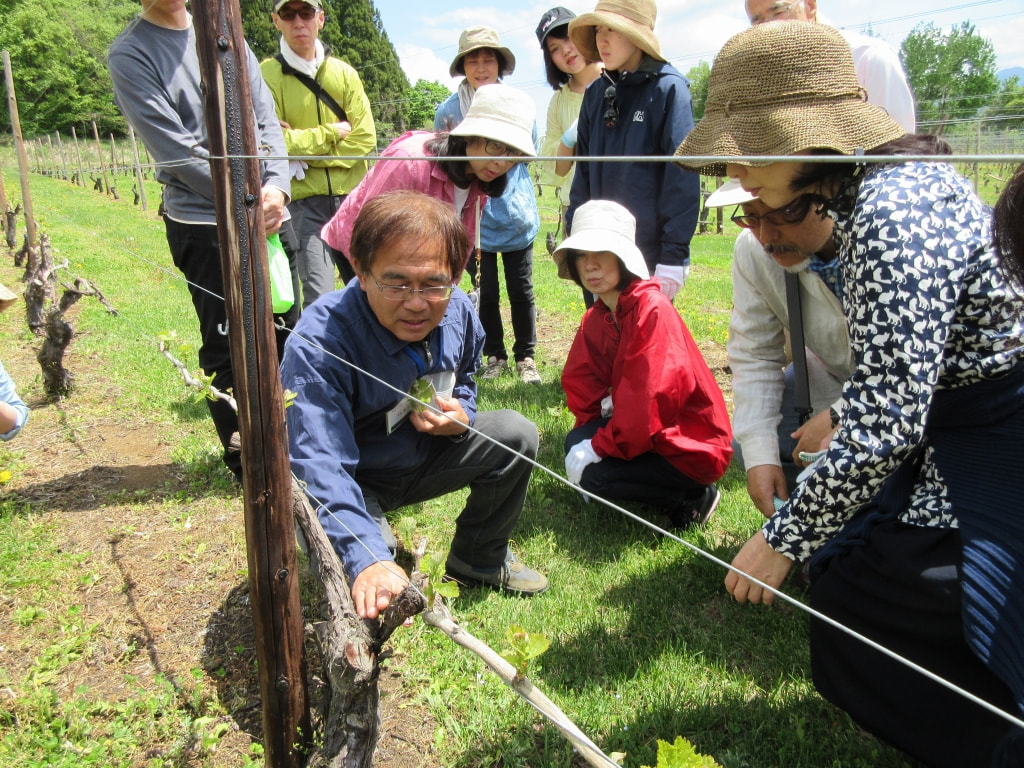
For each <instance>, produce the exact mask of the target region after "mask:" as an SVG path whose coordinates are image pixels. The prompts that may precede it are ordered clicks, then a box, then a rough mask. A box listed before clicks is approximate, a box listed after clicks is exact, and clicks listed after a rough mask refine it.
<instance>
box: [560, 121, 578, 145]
mask: <svg viewBox="0 0 1024 768" xmlns="http://www.w3.org/2000/svg"><path fill="white" fill-rule="evenodd" d="M578 122H579V120H573V121H572V125H570V126H569V127H568V128H566V129H565V133H563V134H562V143H563V144H565V146H567V147H568V148H569V149H576V128H577V123H578Z"/></svg>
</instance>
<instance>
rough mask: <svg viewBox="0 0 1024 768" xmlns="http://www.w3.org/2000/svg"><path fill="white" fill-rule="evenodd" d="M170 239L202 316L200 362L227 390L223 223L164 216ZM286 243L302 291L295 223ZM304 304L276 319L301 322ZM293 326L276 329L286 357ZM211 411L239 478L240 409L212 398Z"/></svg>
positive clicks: (285, 230) (230, 378) (230, 376)
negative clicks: (234, 446)
mask: <svg viewBox="0 0 1024 768" xmlns="http://www.w3.org/2000/svg"><path fill="white" fill-rule="evenodd" d="M164 227H165V229H166V231H167V244H168V245H169V246H170V249H171V258H172V259H173V260H174V266H176V267H177V268H178V269H180V270H181V272H182V274H184V275H185V279H186V280H188V291H189V293H190V294H191V296H192V306H193V307H195V310H196V316H197V317H198V318H199V335H200V338H201V343H200V346H199V365H200V366H201V367H202V369H203V371H204V372H205V373H206V375H207V376H212V377H213V380H212V381H211V382H210V383H211V384H212V385H213V386H214V387H216V388H217V389H219V390H221V391H222V392H226V391H227V390H229V389H232V388H233V387H234V385H235V376H234V373H233V371H232V368H231V345H230V343H229V341H228V336H227V332H226V331H227V319H228V316H227V310H226V308H225V306H224V276H223V272H222V270H221V263H220V245H219V243H218V242H217V227H216V226H214V225H211V224H183V223H182V222H180V221H174V220H173V219H170V218H168V217H166V216H165V217H164ZM280 235H281V244H282V245H283V246H284V250H285V253H287V254H288V263H289V266H290V267H291V273H292V286H293V288H294V290H295V296H296V297H298V296H299V295H300V293H299V277H298V272H297V270H296V266H295V252H296V246H297V243H296V241H295V236H294V233H293V232H292V227H291V223H290V222H286V223H285V225H284V226H282V227H281V232H280ZM300 312H301V308H300V305H299V302H296V303H295V304H293V305H292V308H291V309H290V310H288V311H287V312H285V313H283V314H281V315H275V316H274V318H275V320H278V319H281V320H283V321H284V325H285V327H286V328H287V329H291V328H294V327H295V323H296V322H297V321H298V319H299V313H300ZM288 333H289V331H288V330H283V329H280V328H278V329H277V330H276V331H275V335H276V341H277V355H278V358H279V359H280V357H281V353H282V352H283V350H284V342H285V340H286V339H287V338H288ZM206 405H207V407H208V408H209V409H210V416H211V418H212V419H213V423H214V426H215V427H216V429H217V437H218V438H220V442H221V445H223V446H224V463H225V464H226V465H227V467H228V469H230V470H231V471H232V472H233V473H234V474H235V476H236V477H240V476H241V473H242V458H241V455H240V454H239V453H238V451H237V450H231V449H230V442H231V436H232V435H233V434H234V433H235V432H237V431H238V414H237V413H235V410H234V409H233V408H232V407H231V406H230V405H229V404H228V403H226V402H224V401H223V400H209V399H208V400H206Z"/></svg>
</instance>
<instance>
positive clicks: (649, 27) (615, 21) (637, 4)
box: [569, 0, 667, 61]
mask: <svg viewBox="0 0 1024 768" xmlns="http://www.w3.org/2000/svg"><path fill="white" fill-rule="evenodd" d="M657 17H658V7H657V6H656V5H655V4H654V0H632V1H631V2H627V0H601V1H600V2H599V3H598V4H597V7H596V8H595V9H594V10H593V11H592V12H591V13H583V14H580V15H579V16H577V17H576V18H575V19H573V20H572V21H570V22H569V37H570V38H571V39H572V42H573V45H575V46H576V48H577V50H579V52H580V53H582V54H583V55H584V57H586V58H587V59H589V60H590V61H600V60H601V54H600V53H598V51H597V29H596V28H597V27H608V28H609V29H612V30H614V31H616V32H618V33H619V34H621V35H623V36H624V37H625V38H626V39H627V40H629V42H631V43H632V44H633V45H635V46H636V47H637V48H639V49H640V50H641V51H643V52H644V53H646V54H647V55H648V56H651V57H653V58H655V59H657V60H658V61H666V60H667V59H666V58H665V57H664V56H663V55H662V53H661V46H660V45H659V44H658V38H657V37H655V36H654V21H655V19H657Z"/></svg>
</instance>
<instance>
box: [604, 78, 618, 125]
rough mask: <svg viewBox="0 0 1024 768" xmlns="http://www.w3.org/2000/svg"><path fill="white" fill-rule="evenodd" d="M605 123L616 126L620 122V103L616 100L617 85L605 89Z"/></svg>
mask: <svg viewBox="0 0 1024 768" xmlns="http://www.w3.org/2000/svg"><path fill="white" fill-rule="evenodd" d="M604 104H605V110H604V124H605V125H606V126H608V127H609V128H614V127H615V126H617V125H618V124H619V103H618V102H617V101H616V100H615V85H614V84H612V85H609V86H608V87H607V88H605V89H604Z"/></svg>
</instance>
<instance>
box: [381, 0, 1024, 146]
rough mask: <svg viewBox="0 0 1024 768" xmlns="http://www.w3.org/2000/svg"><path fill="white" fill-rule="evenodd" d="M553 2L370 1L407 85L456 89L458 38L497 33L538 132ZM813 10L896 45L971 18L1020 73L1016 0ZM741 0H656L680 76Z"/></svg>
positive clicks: (666, 46)
mask: <svg viewBox="0 0 1024 768" xmlns="http://www.w3.org/2000/svg"><path fill="white" fill-rule="evenodd" d="M596 2H597V0H588V2H587V3H583V4H581V3H580V2H576V1H574V0H568V2H567V1H566V0H561V2H560V4H561V5H564V6H565V7H566V8H569V9H570V10H572V11H575V12H576V13H584V12H586V11H590V10H592V9H593V8H594V6H595V5H596ZM555 4H559V0H546V1H545V2H541V3H537V2H516V1H515V0H512V1H509V0H506V2H505V3H504V4H502V5H500V6H492V5H486V4H476V5H471V4H465V3H462V2H458V1H457V0H432V1H431V0H426V1H425V0H374V5H375V6H376V8H377V10H378V11H379V12H380V15H381V19H382V21H383V23H384V29H385V31H386V32H387V34H388V37H389V38H390V39H391V42H392V44H393V45H394V46H395V50H396V51H397V52H398V55H399V58H400V59H401V63H402V68H403V69H404V70H405V73H406V75H407V76H408V77H409V80H410V81H411V82H413V83H415V82H416V80H418V79H419V78H424V79H426V80H436V81H438V82H440V83H442V84H444V85H446V86H448V87H449V88H452V89H454V88H455V86H456V85H457V84H458V80H452V79H451V78H449V76H448V67H449V65H450V63H451V60H452V58H453V57H454V55H455V52H456V50H457V46H458V40H459V33H460V32H461V31H462V30H463V29H464V28H465V27H468V26H471V25H474V24H486V25H487V26H490V27H493V28H494V29H496V30H497V31H498V33H499V35H500V36H501V41H502V43H503V44H504V45H506V46H507V47H508V48H510V49H511V50H512V52H513V53H514V54H515V56H516V71H515V72H514V73H513V74H512V75H510V76H509V77H507V78H505V82H506V83H508V84H509V85H514V86H516V87H517V88H522V89H523V90H524V91H526V92H527V93H529V94H530V95H531V96H532V97H533V99H534V102H535V103H536V105H537V114H538V127H539V129H540V130H541V132H543V130H544V115H545V114H546V110H547V103H548V101H549V99H550V98H551V93H552V92H551V89H550V87H549V86H548V85H547V83H546V82H545V80H544V69H543V61H542V59H541V53H540V48H539V46H538V44H537V38H536V37H535V35H534V29H535V28H536V26H537V22H538V21H539V20H540V17H541V15H542V14H543V13H544V11H546V10H547V9H548V8H550V7H551V6H552V5H555ZM818 10H819V13H820V14H823V15H824V16H825V17H826V18H827V20H828V21H829V22H830V23H832V24H834V25H835V26H838V27H852V28H857V29H861V30H863V27H864V25H867V24H870V25H871V28H872V32H873V34H875V35H878V36H881V37H883V38H885V39H886V40H887V41H888V42H889V43H891V44H892V45H893V46H894V47H897V48H898V47H899V44H900V42H901V41H902V40H903V39H904V38H905V37H906V36H907V34H908V33H909V32H910V31H911V30H912V29H913V28H914V27H915V26H916V25H918V24H921V23H923V22H929V21H930V22H932V23H934V24H936V25H937V26H939V27H941V28H942V29H946V30H948V29H949V28H950V27H951V26H953V25H956V24H959V23H960V22H962V21H966V20H969V21H971V22H972V23H973V24H974V25H975V27H976V28H977V31H978V33H979V34H980V35H981V36H982V37H984V38H986V39H988V40H989V41H990V42H991V43H992V45H993V47H994V48H995V52H996V58H997V67H998V69H1008V68H1010V67H1024V3H1022V2H1021V0H974V2H957V0H937V1H936V0H902V1H901V2H898V3H894V2H889V3H885V2H880V1H879V0H871V1H870V2H868V0H842V2H838V0H819V2H818ZM747 23H748V22H747V17H746V14H745V13H744V10H743V0H727V1H726V2H710V0H659V2H658V20H657V23H656V24H655V27H654V31H655V33H656V34H657V35H658V39H659V40H660V41H661V47H662V51H663V52H664V53H665V55H666V57H667V58H668V59H669V61H671V62H672V64H673V65H674V66H675V67H676V68H677V69H679V70H680V71H681V72H683V73H684V74H685V73H686V71H687V70H688V69H690V68H691V67H693V66H695V65H696V64H697V63H699V62H700V61H701V60H704V61H707V62H709V63H710V62H712V61H713V60H714V57H715V53H716V52H717V51H718V49H719V48H720V47H721V46H722V44H723V43H725V41H726V40H728V39H729V38H730V37H731V36H732V35H734V34H736V33H737V32H740V31H742V30H743V29H745V28H746V26H747Z"/></svg>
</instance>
